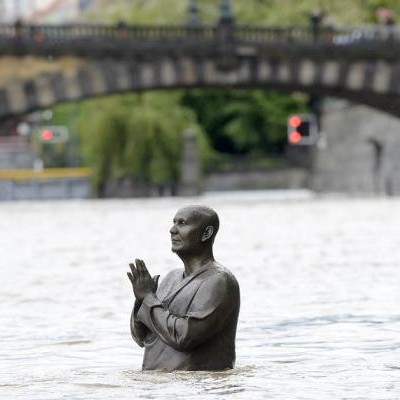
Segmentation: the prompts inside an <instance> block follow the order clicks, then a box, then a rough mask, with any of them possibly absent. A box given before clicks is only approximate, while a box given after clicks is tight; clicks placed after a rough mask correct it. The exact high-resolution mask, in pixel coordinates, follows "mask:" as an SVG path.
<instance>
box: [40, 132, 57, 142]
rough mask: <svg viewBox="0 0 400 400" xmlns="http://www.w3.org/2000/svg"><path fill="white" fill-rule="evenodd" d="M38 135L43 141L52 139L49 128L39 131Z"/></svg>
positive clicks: (52, 133)
mask: <svg viewBox="0 0 400 400" xmlns="http://www.w3.org/2000/svg"><path fill="white" fill-rule="evenodd" d="M40 137H41V138H42V140H43V141H44V142H49V141H51V140H53V139H54V132H53V131H52V130H51V129H45V130H43V131H42V132H41V133H40Z"/></svg>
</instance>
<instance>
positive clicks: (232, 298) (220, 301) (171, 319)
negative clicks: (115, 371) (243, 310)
mask: <svg viewBox="0 0 400 400" xmlns="http://www.w3.org/2000/svg"><path fill="white" fill-rule="evenodd" d="M218 228H219V218H218V215H217V213H216V212H215V211H214V210H213V209H211V208H209V207H206V206H189V207H185V208H182V209H180V210H178V212H177V213H176V215H175V217H174V220H173V226H172V227H171V229H170V233H171V241H172V251H173V252H174V253H176V254H177V255H178V256H179V257H180V258H181V260H182V261H183V264H184V269H183V270H182V269H176V270H173V271H171V272H169V273H168V274H167V275H166V277H165V278H164V279H163V280H162V281H161V283H160V285H158V278H159V275H157V276H154V277H151V275H150V273H149V272H148V270H147V268H146V265H145V263H144V262H143V261H142V260H138V259H137V260H135V264H136V265H135V264H130V268H131V272H128V277H129V279H130V281H131V283H132V287H133V292H134V295H135V298H136V300H135V305H134V308H133V310H132V316H131V333H132V337H133V339H134V340H135V341H136V342H137V343H138V344H139V346H141V347H143V346H144V347H145V352H144V359H143V370H154V369H161V370H165V371H174V370H189V371H195V370H203V371H206V370H211V371H216V370H224V369H229V368H233V367H234V363H235V336H236V326H237V320H238V314H239V307H240V293H239V285H238V283H237V281H236V279H235V277H234V276H233V274H232V273H231V272H230V271H229V270H227V269H226V268H224V267H223V266H222V265H220V264H219V263H217V262H216V261H215V259H214V255H213V243H214V239H215V235H216V234H217V232H218Z"/></svg>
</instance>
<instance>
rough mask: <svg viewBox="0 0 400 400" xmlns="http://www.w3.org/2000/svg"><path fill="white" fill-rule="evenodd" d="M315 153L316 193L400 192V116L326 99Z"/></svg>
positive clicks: (314, 175) (313, 178)
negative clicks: (399, 117)
mask: <svg viewBox="0 0 400 400" xmlns="http://www.w3.org/2000/svg"><path fill="white" fill-rule="evenodd" d="M321 122H322V123H321V126H322V132H321V135H322V136H321V140H320V143H319V145H318V146H317V147H316V148H315V152H314V155H313V158H314V160H313V169H312V174H311V177H310V181H311V183H310V186H311V189H312V190H315V191H317V192H323V193H326V192H337V193H349V194H379V195H380V194H387V195H400V119H397V118H395V117H392V116H390V115H389V114H386V113H384V112H381V111H377V110H374V109H371V108H369V107H366V106H361V105H356V104H352V103H349V102H347V101H342V100H332V99H329V100H326V101H325V105H324V109H323V115H322V121H321Z"/></svg>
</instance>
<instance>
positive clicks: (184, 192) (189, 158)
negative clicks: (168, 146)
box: [178, 130, 201, 196]
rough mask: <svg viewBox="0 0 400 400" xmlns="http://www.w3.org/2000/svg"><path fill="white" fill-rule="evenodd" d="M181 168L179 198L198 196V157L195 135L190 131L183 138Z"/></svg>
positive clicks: (199, 183)
mask: <svg viewBox="0 0 400 400" xmlns="http://www.w3.org/2000/svg"><path fill="white" fill-rule="evenodd" d="M181 168H182V169H181V181H180V184H179V191H178V194H179V195H180V196H197V195H199V194H200V193H201V173H200V156H199V149H198V145H197V138H196V134H195V133H194V132H193V131H190V130H188V131H186V132H185V133H184V136H183V152H182V167H181Z"/></svg>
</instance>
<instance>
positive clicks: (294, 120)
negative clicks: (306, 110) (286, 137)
mask: <svg viewBox="0 0 400 400" xmlns="http://www.w3.org/2000/svg"><path fill="white" fill-rule="evenodd" d="M302 122H303V120H302V118H301V117H300V115H292V116H291V117H289V119H288V123H289V125H290V126H291V127H292V128H298V127H299V126H300V125H301V124H302Z"/></svg>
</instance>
